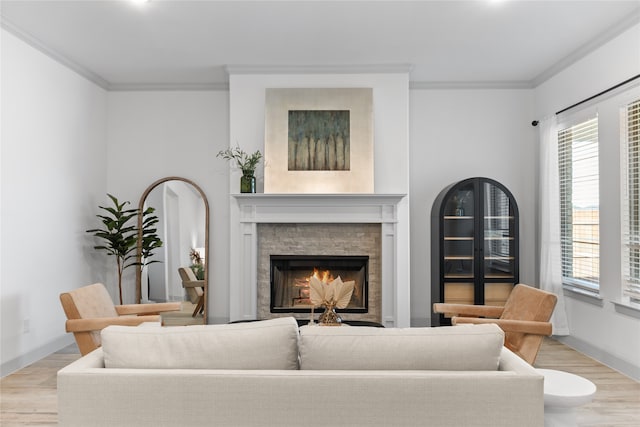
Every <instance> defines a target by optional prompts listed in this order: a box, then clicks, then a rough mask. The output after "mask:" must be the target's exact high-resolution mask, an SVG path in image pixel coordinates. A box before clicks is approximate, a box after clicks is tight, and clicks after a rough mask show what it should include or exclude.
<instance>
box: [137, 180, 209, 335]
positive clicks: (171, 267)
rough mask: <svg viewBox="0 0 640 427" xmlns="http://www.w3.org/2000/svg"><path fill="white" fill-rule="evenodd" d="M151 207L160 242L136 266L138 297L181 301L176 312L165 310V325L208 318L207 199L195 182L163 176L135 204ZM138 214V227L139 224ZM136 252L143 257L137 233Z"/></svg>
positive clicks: (140, 224) (202, 320) (149, 300)
mask: <svg viewBox="0 0 640 427" xmlns="http://www.w3.org/2000/svg"><path fill="white" fill-rule="evenodd" d="M149 207H152V208H154V209H155V211H154V212H153V215H155V216H156V217H157V218H158V223H157V224H156V228H157V232H156V233H157V235H158V237H159V238H160V239H161V240H162V242H163V244H162V247H160V248H158V249H155V250H154V251H153V257H152V258H151V260H152V261H158V262H153V263H150V264H147V265H146V266H141V265H140V264H138V266H137V267H136V299H137V301H138V302H139V303H145V302H167V301H168V302H171V301H181V302H182V304H181V307H182V309H181V310H180V312H171V313H163V314H162V320H163V323H164V324H165V325H167V326H171V325H191V324H202V323H204V324H206V323H207V298H208V293H209V292H208V284H209V269H208V266H209V262H208V258H209V253H208V250H207V249H208V248H209V203H208V202H207V197H206V196H205V194H204V193H203V191H202V189H201V188H200V187H198V185H196V184H195V183H194V182H193V181H190V180H188V179H186V178H180V177H167V178H162V179H159V180H158V181H156V182H154V183H153V184H151V185H150V186H149V187H148V188H147V189H146V190H145V192H144V193H143V194H142V197H141V198H140V203H139V204H138V209H139V210H140V212H144V211H145V210H146V209H147V208H149ZM142 221H143V218H142V215H139V216H138V230H141V229H142ZM139 233H140V234H139V235H138V237H139V238H138V248H137V257H138V262H139V263H140V261H141V260H142V246H141V241H142V239H141V233H142V231H139Z"/></svg>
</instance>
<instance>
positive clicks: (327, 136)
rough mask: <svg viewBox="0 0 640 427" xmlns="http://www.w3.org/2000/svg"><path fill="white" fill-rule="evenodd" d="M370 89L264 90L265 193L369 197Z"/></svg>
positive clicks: (370, 151) (371, 128)
mask: <svg viewBox="0 0 640 427" xmlns="http://www.w3.org/2000/svg"><path fill="white" fill-rule="evenodd" d="M373 187H374V176H373V89H371V88H344V89H342V88H341V89H267V90H266V106H265V169H264V192H265V193H301V194H304V193H324V194H331V193H373V191H374V188H373Z"/></svg>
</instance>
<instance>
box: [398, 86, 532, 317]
mask: <svg viewBox="0 0 640 427" xmlns="http://www.w3.org/2000/svg"><path fill="white" fill-rule="evenodd" d="M410 100H411V102H410V108H409V111H410V136H411V147H410V150H411V153H410V154H411V162H410V165H409V168H410V186H411V207H410V213H411V323H412V325H413V326H426V325H429V324H430V322H431V320H430V316H431V311H430V310H431V302H432V301H431V286H432V285H434V284H432V283H431V239H432V235H431V208H432V205H433V201H434V199H435V198H436V196H437V195H438V193H439V192H440V191H441V190H442V189H444V188H445V187H446V186H448V185H449V184H452V183H454V182H457V181H460V180H463V179H465V178H471V177H478V176H481V177H488V178H492V179H495V180H496V181H498V182H501V183H502V184H504V185H505V186H506V187H507V188H508V189H509V190H510V191H511V193H512V194H513V196H514V197H515V199H516V202H517V203H518V207H519V211H520V281H521V282H523V283H530V284H533V285H535V280H536V265H535V262H534V260H535V256H536V248H535V235H536V229H535V218H536V216H535V210H536V199H535V179H534V177H535V175H536V156H535V154H536V142H535V135H536V131H535V128H532V126H531V120H532V115H533V111H532V105H533V94H532V90H528V89H522V90H506V89H505V90H481V89H471V90H469V89H467V90H462V89H458V90H456V89H448V90H445V89H442V90H439V89H436V90H412V91H411V96H410ZM436 238H437V236H436Z"/></svg>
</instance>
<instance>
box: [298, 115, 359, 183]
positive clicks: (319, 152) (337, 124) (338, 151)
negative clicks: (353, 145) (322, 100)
mask: <svg viewBox="0 0 640 427" xmlns="http://www.w3.org/2000/svg"><path fill="white" fill-rule="evenodd" d="M288 140H289V166H288V167H289V170H290V171H323V170H324V171H328V170H337V171H348V170H350V151H349V149H350V145H349V111H348V110H344V111H343V110H290V111H289V135H288Z"/></svg>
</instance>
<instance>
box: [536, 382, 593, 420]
mask: <svg viewBox="0 0 640 427" xmlns="http://www.w3.org/2000/svg"><path fill="white" fill-rule="evenodd" d="M537 371H538V372H539V373H540V374H542V375H544V425H545V427H565V426H567V427H568V426H576V425H577V424H576V411H575V409H576V408H577V407H579V406H582V405H586V404H587V403H589V402H591V400H592V399H593V395H594V394H595V393H596V386H595V384H594V383H592V382H591V381H589V380H588V379H586V378H582V377H580V376H578V375H574V374H570V373H568V372H562V371H555V370H553V369H537Z"/></svg>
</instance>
